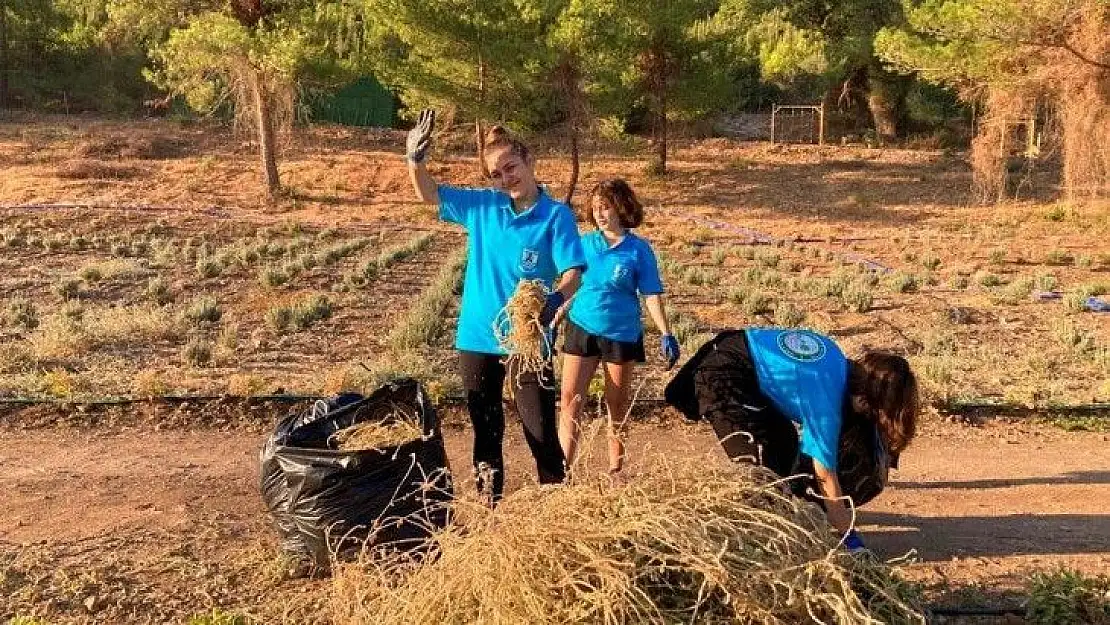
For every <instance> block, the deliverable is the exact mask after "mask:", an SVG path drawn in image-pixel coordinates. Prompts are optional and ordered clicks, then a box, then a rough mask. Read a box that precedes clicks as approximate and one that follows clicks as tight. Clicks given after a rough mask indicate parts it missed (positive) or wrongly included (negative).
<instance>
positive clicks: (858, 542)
mask: <svg viewBox="0 0 1110 625" xmlns="http://www.w3.org/2000/svg"><path fill="white" fill-rule="evenodd" d="M844 548H845V549H847V550H848V553H853V554H855V553H860V552H863V551H867V545H864V544H863V539H862V538H860V535H859V532H857V531H856V530H851V531H849V532H848V535H847V536H845V537H844Z"/></svg>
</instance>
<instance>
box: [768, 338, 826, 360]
mask: <svg viewBox="0 0 1110 625" xmlns="http://www.w3.org/2000/svg"><path fill="white" fill-rule="evenodd" d="M778 343H779V349H781V350H782V352H783V353H784V354H786V355H787V356H789V357H791V358H793V359H794V360H798V361H801V362H813V361H815V360H821V359H822V358H824V357H825V344H824V343H822V342H821V340H820V339H818V338H817V337H815V336H813V335H812V334H810V333H808V332H783V333H782V334H780V335H779V340H778Z"/></svg>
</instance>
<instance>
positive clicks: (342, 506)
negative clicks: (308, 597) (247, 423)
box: [260, 379, 453, 571]
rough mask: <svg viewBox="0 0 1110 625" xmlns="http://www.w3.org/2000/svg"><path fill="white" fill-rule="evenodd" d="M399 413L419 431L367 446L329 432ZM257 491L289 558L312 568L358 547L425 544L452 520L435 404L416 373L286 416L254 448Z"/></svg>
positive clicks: (413, 547) (327, 564) (448, 475)
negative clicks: (338, 441) (346, 445)
mask: <svg viewBox="0 0 1110 625" xmlns="http://www.w3.org/2000/svg"><path fill="white" fill-rule="evenodd" d="M398 415H403V416H404V417H405V418H410V419H413V420H415V421H416V422H418V423H420V424H421V427H422V429H423V432H424V435H423V437H420V438H415V439H413V440H412V441H410V442H406V443H403V444H401V445H397V446H393V447H386V448H382V449H371V450H366V451H342V450H339V449H337V448H336V445H335V441H334V439H333V437H332V435H333V434H335V433H336V432H338V431H339V430H342V429H344V428H347V427H350V426H351V425H354V424H356V423H362V422H366V421H382V420H387V419H394V418H397V416H398ZM260 456H261V462H262V471H261V473H262V479H261V486H262V498H263V500H264V501H265V503H266V507H267V509H268V510H269V511H270V516H271V518H272V520H273V524H274V526H275V528H276V529H277V531H278V534H279V536H280V537H281V547H282V550H283V551H284V552H285V553H286V555H288V556H290V557H292V558H293V559H294V560H295V561H297V562H299V563H301V564H303V565H308V566H310V567H314V568H315V569H316V570H318V571H327V570H329V569H330V565H331V559H332V557H333V556H334V557H336V558H339V559H349V558H351V557H353V556H354V555H356V554H357V553H358V552H360V551H362V550H363V549H364V548H370V549H375V548H387V549H399V550H422V549H425V548H426V547H427V546H428V538H429V536H431V534H432V533H433V532H435V531H436V530H437V529H440V528H443V527H444V526H446V525H447V523H448V522H449V520H450V509H449V503H450V501H451V499H452V498H453V487H452V482H451V473H450V469H449V468H448V465H447V452H446V450H445V449H444V446H443V436H442V434H441V432H440V430H439V423H438V421H437V419H436V413H435V409H434V408H433V407H432V405H431V404H430V403H429V400H428V398H427V396H426V395H425V394H424V389H423V388H422V387H421V386H420V384H419V383H418V382H417V381H416V380H413V379H402V380H397V381H395V382H392V383H390V384H387V385H385V386H383V387H381V388H379V389H377V390H376V391H374V393H372V394H371V395H370V396H369V397H363V396H362V395H359V394H357V393H345V394H341V395H338V396H336V397H334V398H332V399H329V400H320V401H317V402H316V403H315V404H314V405H313V406H312V407H311V408H309V409H308V410H305V411H304V412H301V413H294V414H290V415H288V416H286V417H285V418H283V419H282V420H281V421H280V422H279V423H278V424H277V427H275V429H274V432H273V434H271V435H270V437H269V439H267V441H266V444H265V445H264V446H263V448H262V452H261V454H260Z"/></svg>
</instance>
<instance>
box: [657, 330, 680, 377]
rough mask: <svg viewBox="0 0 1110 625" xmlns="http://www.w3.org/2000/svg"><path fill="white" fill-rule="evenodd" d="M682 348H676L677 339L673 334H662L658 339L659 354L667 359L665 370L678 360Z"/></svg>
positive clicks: (668, 369)
mask: <svg viewBox="0 0 1110 625" xmlns="http://www.w3.org/2000/svg"><path fill="white" fill-rule="evenodd" d="M681 353H682V350H680V349H679V348H678V339H676V338H675V337H674V335H673V334H664V335H663V336H662V337H661V338H660V340H659V354H660V355H661V356H662V357H663V360H665V361H667V368H666V370H667V371H670V370H671V368H672V367H674V363H676V362H678V357H679V355H680V354H681Z"/></svg>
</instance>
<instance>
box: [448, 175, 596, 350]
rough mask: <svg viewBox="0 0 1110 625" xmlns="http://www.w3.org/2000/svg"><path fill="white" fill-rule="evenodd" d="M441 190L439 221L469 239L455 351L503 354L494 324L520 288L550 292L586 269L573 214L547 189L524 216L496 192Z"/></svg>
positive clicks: (459, 189) (457, 188)
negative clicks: (537, 286) (535, 285)
mask: <svg viewBox="0 0 1110 625" xmlns="http://www.w3.org/2000/svg"><path fill="white" fill-rule="evenodd" d="M438 190H439V217H440V219H442V220H444V221H450V222H452V223H457V224H459V225H461V226H463V227H464V228H466V231H467V233H468V235H469V237H468V240H467V252H466V261H467V262H466V278H465V279H464V281H463V294H462V306H461V310H460V311H459V330H458V334H457V335H456V337H455V347H456V348H458V349H460V350H464V351H471V352H478V353H482V354H504V353H505V352H504V351H503V350H502V349H501V348H500V347H499V346H498V345H497V339H496V338H495V337H494V334H493V323H494V321H495V319H496V318H497V314H498V313H499V312H500V311H501V309H502V308H504V307H505V304H506V303H507V302H508V301H509V298H510V297H511V296H512V294H513V292H514V291H516V288H517V284H518V283H519V282H520V281H521V280H525V279H527V280H541V281H543V283H544V285H545V286H547V287H548V288H550V287H551V285H552V282H553V281H554V280H555V278H557V277H558V276H559V275H561V274H562V273H563V272H565V271H567V270H568V269H572V268H574V267H584V266H585V265H586V260H585V258H584V257H583V255H582V245H581V243H580V242H579V240H578V226H577V225H576V224H575V220H574V213H572V212H571V210H570V208H569V207H568V206H567V205H566V204H563V203H562V202H558V201H556V200H553V199H552V198H551V196H549V195H547V193H546V192H544V191H543V190H542V189H541V191H540V194H539V196H538V197H537V198H536V204H535V205H534V206H532V207H531V208H529V209H528V210H526V211H524V212H522V213H520V214H517V213H515V212H514V211H513V203H512V200H511V199H510V198H509V196H508V195H507V194H505V193H502V192H501V191H498V190H496V189H463V188H459V187H452V186H448V185H440V186H439V188H438Z"/></svg>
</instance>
